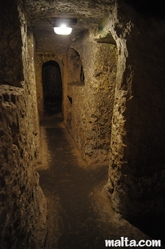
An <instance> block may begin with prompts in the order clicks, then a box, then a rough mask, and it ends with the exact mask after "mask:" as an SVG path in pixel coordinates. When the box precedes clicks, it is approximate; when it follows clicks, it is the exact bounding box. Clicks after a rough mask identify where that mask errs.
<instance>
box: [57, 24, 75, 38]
mask: <svg viewBox="0 0 165 249" xmlns="http://www.w3.org/2000/svg"><path fill="white" fill-rule="evenodd" d="M54 32H55V33H56V34H57V35H70V34H71V33H72V28H71V27H67V26H66V24H61V25H60V26H59V27H54Z"/></svg>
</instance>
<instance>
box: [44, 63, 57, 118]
mask: <svg viewBox="0 0 165 249" xmlns="http://www.w3.org/2000/svg"><path fill="white" fill-rule="evenodd" d="M42 84H43V95H44V112H45V114H46V115H53V114H56V113H59V112H61V111H62V80H61V71H60V67H59V64H58V63H57V62H56V61H52V60H51V61H48V62H45V63H44V64H43V66H42Z"/></svg>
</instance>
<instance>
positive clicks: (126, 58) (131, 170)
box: [98, 5, 165, 219]
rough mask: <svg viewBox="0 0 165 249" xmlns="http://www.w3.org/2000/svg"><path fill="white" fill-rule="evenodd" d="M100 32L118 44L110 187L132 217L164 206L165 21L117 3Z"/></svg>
mask: <svg viewBox="0 0 165 249" xmlns="http://www.w3.org/2000/svg"><path fill="white" fill-rule="evenodd" d="M112 13H113V14H112V15H110V16H109V19H107V22H105V23H104V25H103V29H102V32H101V33H100V34H98V36H99V35H101V36H105V34H106V33H108V32H110V33H111V34H112V35H113V38H114V40H115V41H116V44H117V49H118V64H117V78H116V88H115V102H114V109H113V119H112V135H111V153H112V154H111V157H110V167H109V180H108V184H107V189H108V192H109V194H110V196H111V200H112V204H113V207H114V209H115V210H116V211H117V212H119V213H120V214H122V215H123V216H124V217H127V218H128V219H131V218H132V217H135V216H137V217H138V215H142V214H143V215H144V214H146V213H154V214H156V213H159V212H161V211H164V192H165V184H164V182H165V181H164V180H165V179H164V178H165V168H164V165H165V149H164V148H165V146H164V145H165V132H164V126H165V109H164V107H165V98H164V93H165V84H164V82H165V76H164V66H165V62H164V56H163V55H164V52H165V49H164V46H163V44H164V42H165V32H164V28H163V27H164V22H163V21H158V20H157V21H156V20H153V19H143V18H141V17H140V15H137V13H135V12H134V11H133V10H132V9H130V8H128V6H126V5H123V6H120V8H117V7H114V11H113V12H112Z"/></svg>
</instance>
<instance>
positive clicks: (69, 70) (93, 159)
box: [64, 32, 117, 164]
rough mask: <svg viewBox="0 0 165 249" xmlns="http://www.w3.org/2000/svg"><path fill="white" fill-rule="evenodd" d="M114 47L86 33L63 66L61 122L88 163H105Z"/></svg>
mask: <svg viewBox="0 0 165 249" xmlns="http://www.w3.org/2000/svg"><path fill="white" fill-rule="evenodd" d="M116 60H117V54H116V46H115V45H113V44H109V43H97V42H96V41H94V36H93V33H91V34H90V32H89V33H88V32H85V33H84V34H82V35H81V36H80V37H79V39H78V40H77V41H76V42H74V43H72V47H71V48H70V49H69V50H68V52H67V55H66V60H65V62H64V67H65V71H64V119H65V123H66V126H67V128H68V130H69V132H70V134H71V135H72V137H73V139H74V141H75V142H76V144H77V146H78V148H79V149H80V151H81V153H82V156H83V158H84V159H85V160H86V162H87V163H89V164H90V163H106V162H107V161H108V157H109V148H110V136H111V119H112V110H113V102H114V88H115V78H116Z"/></svg>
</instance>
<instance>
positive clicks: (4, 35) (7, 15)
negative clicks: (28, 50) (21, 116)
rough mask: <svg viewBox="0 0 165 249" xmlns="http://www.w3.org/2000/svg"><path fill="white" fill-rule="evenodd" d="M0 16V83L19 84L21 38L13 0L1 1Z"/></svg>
mask: <svg viewBox="0 0 165 249" xmlns="http://www.w3.org/2000/svg"><path fill="white" fill-rule="evenodd" d="M0 17H1V18H0V36H1V42H0V68H3V70H0V81H1V82H0V84H9V85H13V86H20V82H21V81H22V80H23V71H22V56H21V46H22V39H21V31H20V28H19V20H18V11H17V9H15V1H10V0H7V1H5V0H2V1H1V3H0ZM4 53H5V55H6V56H3V55H4Z"/></svg>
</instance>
